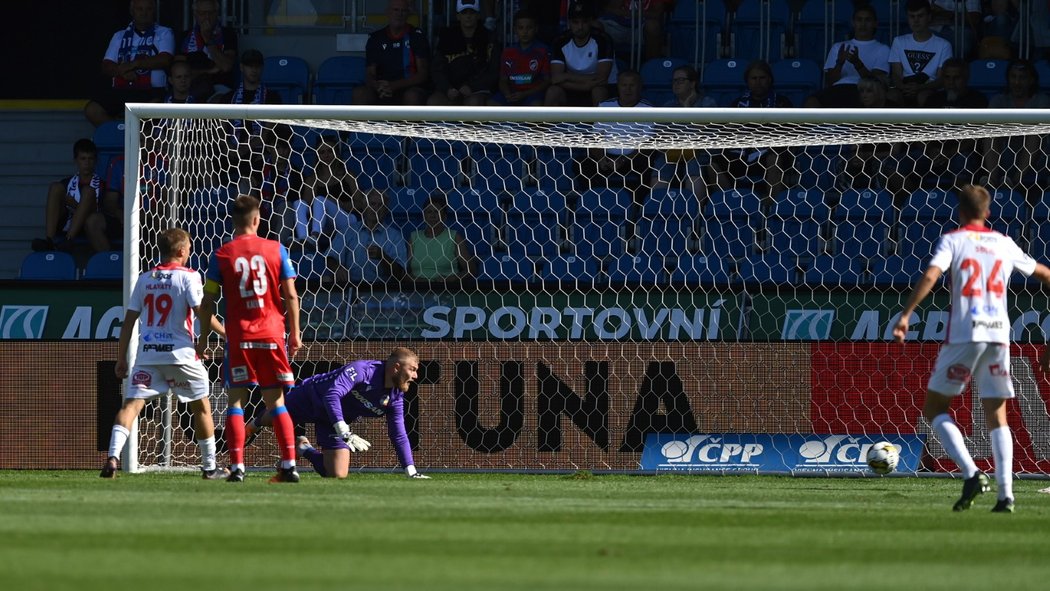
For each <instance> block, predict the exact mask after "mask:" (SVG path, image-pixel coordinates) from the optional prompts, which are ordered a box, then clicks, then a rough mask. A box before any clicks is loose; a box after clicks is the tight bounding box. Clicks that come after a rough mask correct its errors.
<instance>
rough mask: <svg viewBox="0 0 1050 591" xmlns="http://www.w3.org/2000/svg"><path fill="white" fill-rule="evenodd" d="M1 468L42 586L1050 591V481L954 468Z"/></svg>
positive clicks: (30, 571) (9, 547)
mask: <svg viewBox="0 0 1050 591" xmlns="http://www.w3.org/2000/svg"><path fill="white" fill-rule="evenodd" d="M268 477H269V474H262V473H252V474H249V478H248V480H247V481H246V482H244V483H243V484H241V485H235V484H229V483H225V482H221V481H220V482H205V481H202V480H199V479H198V478H197V477H196V475H195V474H140V475H124V474H121V477H120V478H118V479H117V480H115V481H106V480H101V479H99V478H98V476H97V473H95V472H72V471H65V472H28V471H27V472H12V471H7V472H0V580H2V581H3V588H4V589H10V590H13V591H25V590H33V589H42V590H43V589H46V590H60V589H76V590H79V591H83V590H91V589H100V590H101V589H106V590H113V589H134V590H136V591H160V590H166V589H180V590H182V589H190V590H195V591H204V590H206V589H251V590H258V591H261V590H269V589H281V590H299V589H321V590H325V591H333V590H335V589H404V590H413V591H415V590H431V589H448V590H456V591H463V590H468V589H479V590H480V589H485V590H504V589H508V590H517V589H521V590H530V591H534V590H537V589H569V590H575V589H595V590H599V589H600V590H611V589H631V590H655V591H663V590H668V589H829V590H830V589H834V590H842V589H927V590H928V589H946V590H952V591H957V590H959V589H977V588H980V589H984V588H999V589H1010V590H1017V589H1046V588H1047V586H1048V585H1050V583H1048V581H1050V558H1048V554H1050V495H1045V494H1038V493H1037V492H1036V491H1037V489H1039V488H1043V487H1045V486H1046V482H1042V481H1020V482H1016V483H1015V494H1016V497H1017V513H1015V514H1013V515H1002V514H992V513H990V512H989V509H990V508H991V506H992V505H993V504H994V502H995V495H994V493H991V494H986V495H983V496H982V497H979V498H978V500H977V503H976V504H975V505H974V508H973V509H972V510H970V511H968V512H964V513H952V511H951V505H952V503H953V502H954V501H955V499H956V497H957V496H958V493H959V490H960V487H961V484H960V481H958V480H948V479H919V478H882V479H879V478H831V479H822V478H787V477H773V476H678V475H667V476H620V475H616V476H590V475H572V476H566V475H509V474H483V475H476V474H433V477H434V478H433V480H429V481H419V480H409V479H406V478H404V477H402V476H399V475H396V474H352V475H351V477H350V478H349V479H348V480H345V481H329V480H322V479H320V478H318V477H317V476H316V475H314V474H312V473H310V472H306V473H304V474H303V481H302V482H301V483H300V484H298V485H289V484H280V485H275V484H268V483H267V482H266V480H267V478H268Z"/></svg>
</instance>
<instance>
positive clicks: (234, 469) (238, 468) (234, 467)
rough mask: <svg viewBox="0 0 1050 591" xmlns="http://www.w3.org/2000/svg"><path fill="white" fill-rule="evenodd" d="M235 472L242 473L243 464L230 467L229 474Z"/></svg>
mask: <svg viewBox="0 0 1050 591" xmlns="http://www.w3.org/2000/svg"><path fill="white" fill-rule="evenodd" d="M237 470H240V471H241V472H244V464H234V465H232V466H230V472H236V471H237Z"/></svg>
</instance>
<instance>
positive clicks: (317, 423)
mask: <svg viewBox="0 0 1050 591" xmlns="http://www.w3.org/2000/svg"><path fill="white" fill-rule="evenodd" d="M418 369H419V356H418V355H416V354H415V352H413V351H412V350H410V349H406V348H404V347H398V348H396V349H394V350H393V352H391V353H390V356H389V357H387V359H386V361H354V362H352V363H349V364H347V365H344V366H342V367H340V368H338V369H334V370H332V371H329V372H327V373H322V374H318V375H315V376H311V377H309V378H307V379H305V380H303V381H302V383H300V384H299V385H298V386H295V387H294V388H292V389H291V390H290V391H289V392H288V394H287V395H286V396H285V407H286V408H287V409H288V414H290V415H291V416H292V420H294V421H295V422H296V423H299V424H302V423H309V422H312V423H313V424H314V428H315V430H316V433H317V443H318V445H319V446H320V448H321V450H317V449H315V448H314V447H313V446H311V445H310V443H309V441H308V440H307V439H306V438H305V437H300V438H299V451H300V453H301V454H302V455H303V456H304V457H305V458H306V459H307V460H309V462H310V463H311V464H313V466H314V470H315V471H316V472H317V473H318V474H320V475H321V476H322V477H324V478H346V476H347V473H348V472H349V471H350V452H351V451H353V452H355V453H356V452H363V451H368V448H370V447H371V446H372V444H371V443H369V442H368V441H366V440H365V439H363V438H361V437H360V436H358V435H356V434H354V433H353V432H352V431H351V430H350V423H353V422H354V421H355V420H357V419H360V418H369V417H386V424H387V432H388V433H389V435H390V442H391V443H392V444H393V445H394V449H395V450H397V458H398V460H399V461H400V462H401V465H402V466H404V468H405V476H408V477H409V478H429V477H428V476H424V475H422V474H420V473H419V472H417V471H416V467H415V465H414V463H413V459H412V448H411V447H410V446H409V443H408V433H407V432H405V412H404V408H405V407H404V403H405V398H404V395H405V392H407V391H408V387H409V385H410V384H411V383H412V381H413V380H415V379H416V372H417V371H418ZM272 419H273V417H271V416H270V413H265V414H263V415H260V416H259V417H257V418H256V419H255V420H254V421H253V422H252V423H250V424H249V425H248V429H247V430H248V435H249V437H251V436H252V435H254V433H255V432H258V430H259V429H261V428H262V427H267V426H269V425H270V423H271V422H272Z"/></svg>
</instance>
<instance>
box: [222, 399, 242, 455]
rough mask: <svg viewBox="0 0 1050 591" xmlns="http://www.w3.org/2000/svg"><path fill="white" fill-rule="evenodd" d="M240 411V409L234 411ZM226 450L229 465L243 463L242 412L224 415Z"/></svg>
mask: <svg viewBox="0 0 1050 591" xmlns="http://www.w3.org/2000/svg"><path fill="white" fill-rule="evenodd" d="M236 410H240V409H236ZM225 435H226V449H227V450H229V452H230V465H236V464H243V463H244V412H243V411H242V412H239V413H235V414H227V415H226V430H225Z"/></svg>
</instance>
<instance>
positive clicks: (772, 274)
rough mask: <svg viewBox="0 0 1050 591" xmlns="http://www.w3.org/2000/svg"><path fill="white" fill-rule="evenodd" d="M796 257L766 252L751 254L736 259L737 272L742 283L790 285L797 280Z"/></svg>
mask: <svg viewBox="0 0 1050 591" xmlns="http://www.w3.org/2000/svg"><path fill="white" fill-rule="evenodd" d="M799 271H800V269H799V263H798V257H796V256H792V255H781V254H779V253H766V254H764V255H751V256H747V257H744V258H742V259H740V260H739V261H737V272H738V273H739V276H740V280H741V281H743V282H744V283H754V284H763V285H792V284H795V283H797V282H798V275H799Z"/></svg>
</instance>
